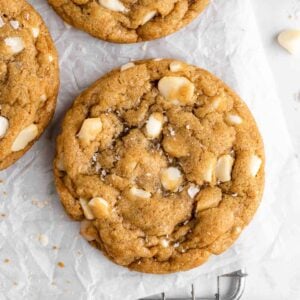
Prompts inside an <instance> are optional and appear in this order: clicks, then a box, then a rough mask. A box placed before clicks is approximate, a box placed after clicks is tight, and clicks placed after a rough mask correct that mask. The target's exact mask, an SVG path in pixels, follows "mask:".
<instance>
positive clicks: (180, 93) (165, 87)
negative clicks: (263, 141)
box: [158, 76, 195, 104]
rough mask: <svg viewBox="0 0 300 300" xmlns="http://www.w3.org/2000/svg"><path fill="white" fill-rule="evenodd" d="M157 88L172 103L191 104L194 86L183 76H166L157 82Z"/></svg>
mask: <svg viewBox="0 0 300 300" xmlns="http://www.w3.org/2000/svg"><path fill="white" fill-rule="evenodd" d="M158 90H159V92H160V93H161V94H162V96H163V97H165V98H166V100H168V101H171V102H172V103H173V104H192V103H193V96H194V91H195V86H194V84H193V83H192V82H190V81H189V80H188V79H187V78H185V77H174V76H166V77H163V78H162V79H161V80H160V81H159V82H158Z"/></svg>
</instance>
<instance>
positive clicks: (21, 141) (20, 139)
mask: <svg viewBox="0 0 300 300" xmlns="http://www.w3.org/2000/svg"><path fill="white" fill-rule="evenodd" d="M37 135H38V128H37V126H36V125H35V124H31V125H29V126H28V127H26V128H25V129H23V130H22V131H21V132H20V133H19V135H18V136H17V137H16V139H15V141H14V143H13V145H12V147H11V151H13V152H17V151H20V150H23V149H24V148H26V147H27V145H28V144H29V143H30V142H32V141H33V140H34V139H35V138H36V137H37Z"/></svg>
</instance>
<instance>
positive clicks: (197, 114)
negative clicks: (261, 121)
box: [54, 59, 265, 273]
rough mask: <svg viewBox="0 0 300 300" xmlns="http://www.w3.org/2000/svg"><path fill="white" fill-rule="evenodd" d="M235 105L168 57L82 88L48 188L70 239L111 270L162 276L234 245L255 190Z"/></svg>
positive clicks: (240, 112) (258, 148)
mask: <svg viewBox="0 0 300 300" xmlns="http://www.w3.org/2000/svg"><path fill="white" fill-rule="evenodd" d="M264 160H265V159H264V149H263V142H262V139H261V136H260V134H259V131H258V129H257V127H256V123H255V121H254V119H253V117H252V115H251V113H250V112H249V110H248V108H247V106H246V105H245V103H244V102H242V100H241V99H240V98H239V97H238V96H237V95H236V94H235V93H234V92H233V91H232V90H231V89H230V88H229V87H227V86H226V85H225V84H224V83H223V82H222V81H220V80H219V79H217V78H216V77H215V76H213V75H212V74H210V73H209V72H207V71H205V70H202V69H199V68H197V67H195V66H191V65H188V64H186V63H184V62H180V61H175V60H168V59H163V60H158V59H154V60H148V61H137V62H134V63H129V64H126V65H125V66H123V67H121V69H117V70H114V71H112V72H110V73H109V74H107V75H106V76H104V77H102V78H101V79H100V80H98V81H97V82H96V83H94V84H93V85H92V86H91V87H90V88H88V89H87V90H86V91H84V92H83V93H82V94H81V95H80V96H79V97H78V98H77V99H76V101H75V102H74V104H73V106H72V107H71V109H70V110H69V111H68V112H67V114H66V116H65V119H64V121H63V125H62V131H61V134H60V135H59V137H58V140H57V154H56V158H55V161H54V172H55V181H56V186H57V190H58V193H59V195H60V198H61V202H62V204H63V206H64V207H65V209H66V211H67V213H68V214H69V215H70V216H71V217H72V218H73V219H74V220H78V221H81V234H82V235H83V236H84V237H85V238H86V239H87V240H88V241H89V242H90V243H91V244H92V245H94V246H96V247H97V248H99V249H100V250H102V251H103V253H104V254H105V255H106V256H107V257H108V258H110V259H111V260H112V261H114V262H115V263H117V264H119V265H122V266H125V267H128V268H130V269H132V270H136V271H140V272H149V273H171V272H177V271H183V270H188V269H191V268H194V267H197V266H199V265H201V264H202V263H204V262H205V261H206V260H207V259H208V258H209V256H210V255H211V254H220V253H222V252H223V251H225V250H226V249H227V248H228V247H230V246H231V245H232V243H233V242H234V241H235V240H236V239H237V238H238V236H239V234H240V233H241V231H242V230H243V228H244V227H245V226H246V225H247V224H248V223H249V221H250V220H251V219H252V217H253V215H254V213H255V211H256V209H257V207H258V205H259V203H260V199H261V197H262V193H263V187H264Z"/></svg>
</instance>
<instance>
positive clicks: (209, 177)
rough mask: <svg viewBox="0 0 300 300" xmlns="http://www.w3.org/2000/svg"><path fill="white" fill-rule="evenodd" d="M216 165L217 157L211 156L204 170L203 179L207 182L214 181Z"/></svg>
mask: <svg viewBox="0 0 300 300" xmlns="http://www.w3.org/2000/svg"><path fill="white" fill-rule="evenodd" d="M215 165H216V161H215V159H213V158H211V159H209V160H207V162H206V168H205V170H203V174H202V176H203V180H204V181H205V182H212V181H213V177H214V168H215Z"/></svg>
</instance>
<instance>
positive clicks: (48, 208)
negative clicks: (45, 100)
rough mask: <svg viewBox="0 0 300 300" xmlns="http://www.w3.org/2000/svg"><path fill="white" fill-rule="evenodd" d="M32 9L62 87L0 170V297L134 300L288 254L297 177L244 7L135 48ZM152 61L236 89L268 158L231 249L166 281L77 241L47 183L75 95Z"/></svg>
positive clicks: (224, 6) (212, 10)
mask: <svg viewBox="0 0 300 300" xmlns="http://www.w3.org/2000/svg"><path fill="white" fill-rule="evenodd" d="M30 2H31V3H32V4H33V5H34V6H35V8H36V9H37V10H38V11H39V12H40V13H41V14H42V15H43V17H44V19H45V21H46V23H47V25H48V26H49V28H50V31H51V33H52V36H53V38H54V40H55V43H56V46H57V48H58V50H59V53H60V67H61V90H60V95H59V101H58V106H57V111H56V115H55V118H54V120H53V122H52V123H51V125H50V127H49V128H48V130H47V131H46V133H45V134H44V135H43V137H42V138H41V140H40V141H39V142H38V143H36V144H35V146H34V147H33V148H32V150H31V151H30V152H28V153H27V154H26V156H25V157H23V158H22V159H21V160H19V161H18V162H17V163H16V164H15V165H14V166H13V167H11V168H10V169H8V170H6V171H3V172H0V179H1V180H3V182H2V183H0V299H1V300H2V299H14V300H18V299H22V300H23V299H24V300H26V299H30V300H35V299H43V300H47V299H51V300H53V299H76V300H77V299H84V300H85V299H101V300H102V299H103V300H109V299H112V300H127V299H128V300H134V299H136V298H139V297H143V296H147V295H151V294H155V293H158V292H161V291H163V290H170V289H174V288H178V287H180V286H185V285H186V284H187V283H189V282H191V281H193V280H195V279H196V278H198V277H199V276H200V275H202V276H203V275H205V274H212V273H215V272H218V273H220V272H228V271H234V270H236V269H237V268H239V267H241V266H243V265H246V264H248V263H250V262H252V263H253V262H257V263H258V262H261V261H263V260H265V259H266V258H267V257H275V256H277V255H278V254H280V253H282V252H283V251H284V242H282V236H280V233H281V231H282V230H281V229H282V228H283V226H284V224H285V223H286V220H287V217H286V216H287V212H288V210H287V206H288V205H289V203H292V202H293V201H294V200H295V199H296V197H297V195H299V192H298V189H297V184H296V183H297V176H298V178H299V176H300V175H299V172H298V170H297V168H296V163H295V162H294V157H293V149H292V146H291V143H290V137H289V133H288V131H287V129H286V126H285V122H284V119H283V115H282V112H281V108H280V104H279V101H278V99H277V96H276V92H275V89H274V85H273V82H272V80H271V74H270V72H269V69H268V66H267V63H266V60H265V57H264V53H263V50H262V46H261V44H260V40H259V35H258V32H257V29H256V25H255V19H254V16H253V13H252V9H251V5H250V2H249V1H248V0H242V1H241V0H214V1H213V3H212V4H211V6H210V7H209V8H208V9H207V11H206V12H205V13H204V14H203V15H202V17H201V18H199V19H198V20H196V21H195V22H193V23H192V24H191V25H190V26H188V27H187V28H186V29H184V30H182V31H180V32H178V33H176V34H174V35H172V36H170V37H167V38H165V39H161V40H157V41H153V42H147V43H141V44H136V45H115V44H110V43H106V42H103V41H100V40H97V39H94V38H92V37H90V36H89V35H87V34H85V33H83V32H81V31H78V30H76V29H73V28H71V27H70V26H68V25H66V24H64V23H63V22H62V21H61V20H60V18H59V17H58V16H57V15H56V14H55V13H54V12H53V11H52V9H51V8H50V7H49V6H48V4H47V3H46V0H31V1H30ZM151 57H153V58H156V57H168V58H178V59H182V60H185V61H187V62H189V63H192V64H195V65H198V66H200V67H203V68H206V69H208V70H210V71H211V72H213V73H215V74H216V75H217V76H219V77H220V78H222V79H223V80H224V81H225V82H226V83H227V84H229V85H230V86H231V87H232V88H234V89H235V90H236V91H237V92H238V93H239V94H240V95H241V96H242V98H243V99H244V100H245V101H246V102H247V104H248V105H249V107H250V109H251V110H252V112H253V114H254V115H255V117H256V119H257V122H258V125H259V127H260V130H261V132H262V135H263V137H264V142H265V146H266V154H267V166H266V173H267V178H266V189H265V194H264V199H263V202H262V205H261V207H260V209H259V210H258V212H257V214H256V216H255V218H254V220H253V222H252V223H251V225H250V226H249V227H248V228H247V229H246V230H245V231H244V232H243V234H242V236H241V237H240V239H239V240H238V241H237V242H236V243H235V245H234V246H233V247H232V248H231V249H229V250H228V251H227V252H225V253H224V254H223V255H221V256H218V257H212V258H211V259H210V260H209V262H208V263H207V264H205V265H203V266H202V267H199V268H197V269H194V270H192V271H189V272H184V273H178V274H173V275H165V276H158V275H145V274H139V273H136V272H130V271H128V270H127V269H125V268H122V267H119V266H117V265H115V264H113V263H111V262H110V261H108V260H107V259H106V258H105V257H104V256H103V255H102V254H101V253H100V252H99V251H97V250H95V249H94V248H92V247H91V246H90V245H89V244H88V243H87V242H86V241H85V240H84V239H83V238H81V237H80V236H79V234H78V232H79V224H78V223H76V222H72V221H71V220H70V219H69V218H68V217H67V216H66V214H65V213H64V211H63V208H62V207H61V205H60V203H59V200H58V196H57V194H56V192H55V187H54V184H53V176H52V159H53V153H54V145H55V144H54V141H55V137H56V135H57V133H58V131H59V127H60V122H61V119H62V117H63V115H64V113H65V111H66V110H67V109H68V107H69V106H70V105H71V103H72V101H73V100H74V98H75V96H76V95H78V94H79V93H80V92H81V91H82V90H83V89H84V88H86V87H88V86H89V85H90V84H91V83H93V82H94V81H95V80H96V79H97V78H99V77H100V76H101V75H103V74H105V73H106V72H108V71H109V70H111V69H112V68H114V67H117V66H119V65H121V64H125V63H127V62H128V61H129V60H135V59H143V58H151ZM41 234H42V235H43V236H42V238H41V236H40V235H41ZM58 262H63V263H64V265H65V266H64V267H63V268H61V267H59V266H58V265H57V264H58Z"/></svg>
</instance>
